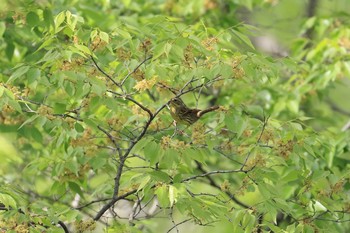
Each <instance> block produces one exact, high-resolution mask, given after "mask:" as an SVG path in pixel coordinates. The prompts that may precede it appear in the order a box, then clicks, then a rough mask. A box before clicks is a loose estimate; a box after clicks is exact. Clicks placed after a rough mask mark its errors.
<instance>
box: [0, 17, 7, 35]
mask: <svg viewBox="0 0 350 233" xmlns="http://www.w3.org/2000/svg"><path fill="white" fill-rule="evenodd" d="M5 30H6V25H5V22H2V21H1V22H0V38H2V36H3V35H4V32H5Z"/></svg>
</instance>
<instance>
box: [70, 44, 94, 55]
mask: <svg viewBox="0 0 350 233" xmlns="http://www.w3.org/2000/svg"><path fill="white" fill-rule="evenodd" d="M74 47H76V48H77V49H78V50H79V51H81V52H83V53H84V54H87V55H92V53H91V51H90V49H89V48H88V47H86V46H85V45H80V44H75V45H74Z"/></svg>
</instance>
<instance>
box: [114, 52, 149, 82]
mask: <svg viewBox="0 0 350 233" xmlns="http://www.w3.org/2000/svg"><path fill="white" fill-rule="evenodd" d="M151 58H152V56H149V57H146V58H145V59H144V60H143V61H142V62H140V64H138V66H136V67H135V69H133V70H132V71H131V72H129V73H128V74H127V75H126V76H125V78H124V79H123V80H122V82H121V83H120V86H123V84H124V82H125V81H126V80H127V79H128V78H129V77H130V75H132V74H133V73H135V72H136V71H137V70H138V69H139V68H140V66H142V65H143V64H144V63H145V62H146V61H148V60H149V59H151Z"/></svg>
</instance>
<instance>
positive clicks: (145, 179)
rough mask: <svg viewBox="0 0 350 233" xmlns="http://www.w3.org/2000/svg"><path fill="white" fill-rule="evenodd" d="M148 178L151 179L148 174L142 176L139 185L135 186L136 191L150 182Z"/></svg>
mask: <svg viewBox="0 0 350 233" xmlns="http://www.w3.org/2000/svg"><path fill="white" fill-rule="evenodd" d="M150 180H151V177H150V176H146V177H144V178H143V179H142V180H141V182H140V185H139V187H138V188H137V192H139V191H140V190H141V189H143V188H144V187H145V186H146V185H147V184H148V183H149V182H150Z"/></svg>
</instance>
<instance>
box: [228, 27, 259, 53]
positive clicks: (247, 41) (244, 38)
mask: <svg viewBox="0 0 350 233" xmlns="http://www.w3.org/2000/svg"><path fill="white" fill-rule="evenodd" d="M232 32H233V34H234V35H235V36H236V37H237V38H238V39H239V40H241V41H242V42H243V43H244V44H246V45H248V46H249V47H250V48H251V49H253V50H255V48H254V45H253V44H252V42H251V41H250V39H249V37H248V36H246V35H244V34H243V33H241V32H239V31H237V30H234V29H233V30H232Z"/></svg>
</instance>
